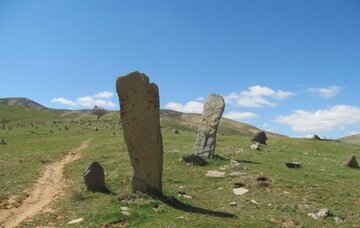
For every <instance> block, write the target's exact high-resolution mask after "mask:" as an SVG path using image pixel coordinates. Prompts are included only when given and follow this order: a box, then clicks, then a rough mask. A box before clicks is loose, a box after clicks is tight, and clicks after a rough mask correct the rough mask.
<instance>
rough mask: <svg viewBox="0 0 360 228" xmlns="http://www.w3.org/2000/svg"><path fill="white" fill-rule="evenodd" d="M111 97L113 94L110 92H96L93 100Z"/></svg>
mask: <svg viewBox="0 0 360 228" xmlns="http://www.w3.org/2000/svg"><path fill="white" fill-rule="evenodd" d="M113 95H114V93H112V92H109V91H103V92H98V93H97V94H95V95H94V96H93V97H94V98H111V97H112V96H113Z"/></svg>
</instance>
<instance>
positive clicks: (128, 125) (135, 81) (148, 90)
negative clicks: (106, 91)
mask: <svg viewBox="0 0 360 228" xmlns="http://www.w3.org/2000/svg"><path fill="white" fill-rule="evenodd" d="M116 90H117V93H118V95H119V101H120V114H121V120H122V127H123V131H124V140H125V143H126V145H127V149H128V153H129V156H130V160H131V164H132V166H133V168H134V174H133V178H132V187H133V191H140V192H144V193H150V194H153V195H161V194H162V170H163V144H162V136H161V128H160V110H159V106H160V103H159V90H158V87H157V85H156V84H154V83H149V78H148V77H147V76H146V75H145V74H142V73H140V72H137V71H135V72H132V73H130V74H128V75H126V76H123V77H119V78H118V79H117V81H116Z"/></svg>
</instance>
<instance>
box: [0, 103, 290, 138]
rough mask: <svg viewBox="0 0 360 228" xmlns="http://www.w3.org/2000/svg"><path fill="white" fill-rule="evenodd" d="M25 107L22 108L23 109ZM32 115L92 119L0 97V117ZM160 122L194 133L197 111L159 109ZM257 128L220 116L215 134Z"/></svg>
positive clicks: (83, 112)
mask: <svg viewBox="0 0 360 228" xmlns="http://www.w3.org/2000/svg"><path fill="white" fill-rule="evenodd" d="M24 108H25V109H24ZM33 117H36V119H37V120H38V119H41V118H42V117H43V118H44V121H45V120H49V118H50V119H51V118H62V119H70V118H71V119H73V118H95V115H93V114H92V112H91V110H67V109H50V108H46V107H45V106H43V105H41V104H38V103H37V102H35V101H32V100H30V99H27V98H0V120H1V119H7V120H10V121H15V120H16V121H19V120H29V119H31V118H33ZM119 117H120V115H119V112H118V111H109V113H108V114H106V115H105V116H104V117H103V118H119ZM160 120H161V124H162V125H163V126H165V127H171V128H175V129H179V130H187V131H193V132H196V131H197V128H198V126H199V123H200V121H201V114H195V113H182V112H177V111H173V110H165V109H164V110H160ZM259 130H260V129H258V128H256V127H254V126H252V125H250V124H245V123H240V122H237V121H234V120H231V119H227V118H222V119H221V121H220V125H219V129H218V133H219V134H224V135H239V134H240V135H246V136H253V135H254V134H255V133H256V132H258V131H259ZM267 135H268V137H269V138H283V137H287V136H284V135H280V134H276V133H273V132H267Z"/></svg>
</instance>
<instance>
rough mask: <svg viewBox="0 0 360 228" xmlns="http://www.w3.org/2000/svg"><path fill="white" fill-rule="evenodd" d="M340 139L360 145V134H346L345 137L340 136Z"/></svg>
mask: <svg viewBox="0 0 360 228" xmlns="http://www.w3.org/2000/svg"><path fill="white" fill-rule="evenodd" d="M339 140H341V141H342V142H347V143H351V144H358V145H360V134H357V135H350V136H346V137H344V138H340V139H339Z"/></svg>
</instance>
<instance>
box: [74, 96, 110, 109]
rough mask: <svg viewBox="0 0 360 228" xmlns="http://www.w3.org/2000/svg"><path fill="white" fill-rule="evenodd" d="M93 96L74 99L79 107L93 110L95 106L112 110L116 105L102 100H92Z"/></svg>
mask: <svg viewBox="0 0 360 228" xmlns="http://www.w3.org/2000/svg"><path fill="white" fill-rule="evenodd" d="M94 97H95V96H93V97H91V96H85V97H79V98H78V99H76V103H77V104H78V105H80V106H84V107H88V108H93V107H94V106H95V105H96V106H100V107H103V108H114V107H115V106H116V105H115V103H113V102H112V101H109V100H104V99H94Z"/></svg>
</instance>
